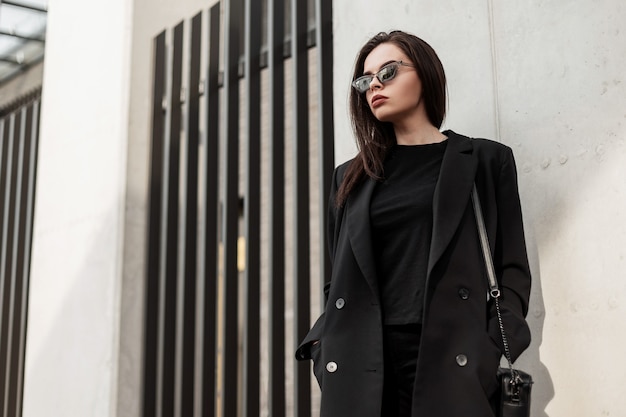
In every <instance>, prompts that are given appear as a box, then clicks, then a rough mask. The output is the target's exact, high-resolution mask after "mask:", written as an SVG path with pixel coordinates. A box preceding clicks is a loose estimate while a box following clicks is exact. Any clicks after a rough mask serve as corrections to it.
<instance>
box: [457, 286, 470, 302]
mask: <svg viewBox="0 0 626 417" xmlns="http://www.w3.org/2000/svg"><path fill="white" fill-rule="evenodd" d="M469 295H470V292H469V290H468V289H467V288H461V289H460V290H459V297H461V300H467V299H468V298H469Z"/></svg>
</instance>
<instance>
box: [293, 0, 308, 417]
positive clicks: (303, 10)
mask: <svg viewBox="0 0 626 417" xmlns="http://www.w3.org/2000/svg"><path fill="white" fill-rule="evenodd" d="M291 13H292V18H291V22H292V23H291V51H292V52H291V59H292V63H293V103H294V124H293V126H294V131H293V138H294V153H293V160H294V161H295V164H294V165H295V169H294V190H295V191H294V193H295V195H294V213H293V215H294V222H295V227H294V229H295V230H294V232H295V235H294V291H295V292H294V309H295V311H294V318H295V332H294V335H295V339H296V340H295V343H298V342H299V341H301V340H302V339H303V338H304V337H305V335H306V333H307V331H308V330H309V327H310V311H309V309H310V304H311V302H310V299H309V282H310V273H311V272H310V258H309V256H310V253H309V249H310V248H309V246H310V243H309V235H310V232H309V105H308V104H309V103H308V96H309V92H308V49H307V5H306V2H304V3H303V2H302V1H299V0H292V2H291ZM294 381H295V402H294V406H295V415H297V416H298V417H310V415H311V382H310V381H311V378H310V365H309V364H308V363H307V362H302V361H298V362H296V364H295V369H294Z"/></svg>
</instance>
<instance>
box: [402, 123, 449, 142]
mask: <svg viewBox="0 0 626 417" xmlns="http://www.w3.org/2000/svg"><path fill="white" fill-rule="evenodd" d="M394 133H395V135H396V143H397V144H398V145H425V144H428V143H438V142H441V141H443V140H445V139H446V136H445V135H444V134H443V133H441V132H440V131H439V129H437V128H436V127H435V126H433V125H432V124H430V123H412V124H404V125H400V126H399V125H396V124H394Z"/></svg>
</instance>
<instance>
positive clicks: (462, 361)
mask: <svg viewBox="0 0 626 417" xmlns="http://www.w3.org/2000/svg"><path fill="white" fill-rule="evenodd" d="M456 363H457V365H459V366H465V365H467V356H465V355H463V354H461V355H456Z"/></svg>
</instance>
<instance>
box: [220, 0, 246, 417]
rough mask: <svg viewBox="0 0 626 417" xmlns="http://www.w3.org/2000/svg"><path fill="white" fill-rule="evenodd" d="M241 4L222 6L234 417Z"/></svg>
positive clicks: (229, 409)
mask: <svg viewBox="0 0 626 417" xmlns="http://www.w3.org/2000/svg"><path fill="white" fill-rule="evenodd" d="M242 11H243V9H242V1H241V0H230V1H227V2H226V11H225V16H224V21H225V22H226V24H227V25H228V26H227V29H226V33H227V36H226V39H225V42H224V57H225V63H224V99H225V101H226V103H225V105H224V120H225V122H226V128H225V140H226V157H225V159H224V163H225V167H224V168H225V169H224V174H225V175H224V182H225V183H224V211H223V227H222V232H223V235H222V236H223V242H224V253H223V256H224V258H223V259H224V262H223V266H224V269H223V271H224V316H223V317H224V346H223V351H222V357H223V361H224V366H223V368H222V371H223V384H222V388H223V397H222V399H223V405H224V407H223V410H222V411H223V415H224V417H233V416H236V415H237V403H238V401H237V399H238V390H237V388H238V387H237V380H238V375H239V370H238V366H237V359H238V353H239V345H238V338H237V333H238V325H239V323H238V319H237V315H238V311H237V310H238V303H237V301H238V290H239V285H238V280H239V276H238V271H237V237H238V230H237V226H238V221H239V190H238V186H239V42H240V34H241V30H240V26H241V22H240V19H241V17H242Z"/></svg>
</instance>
